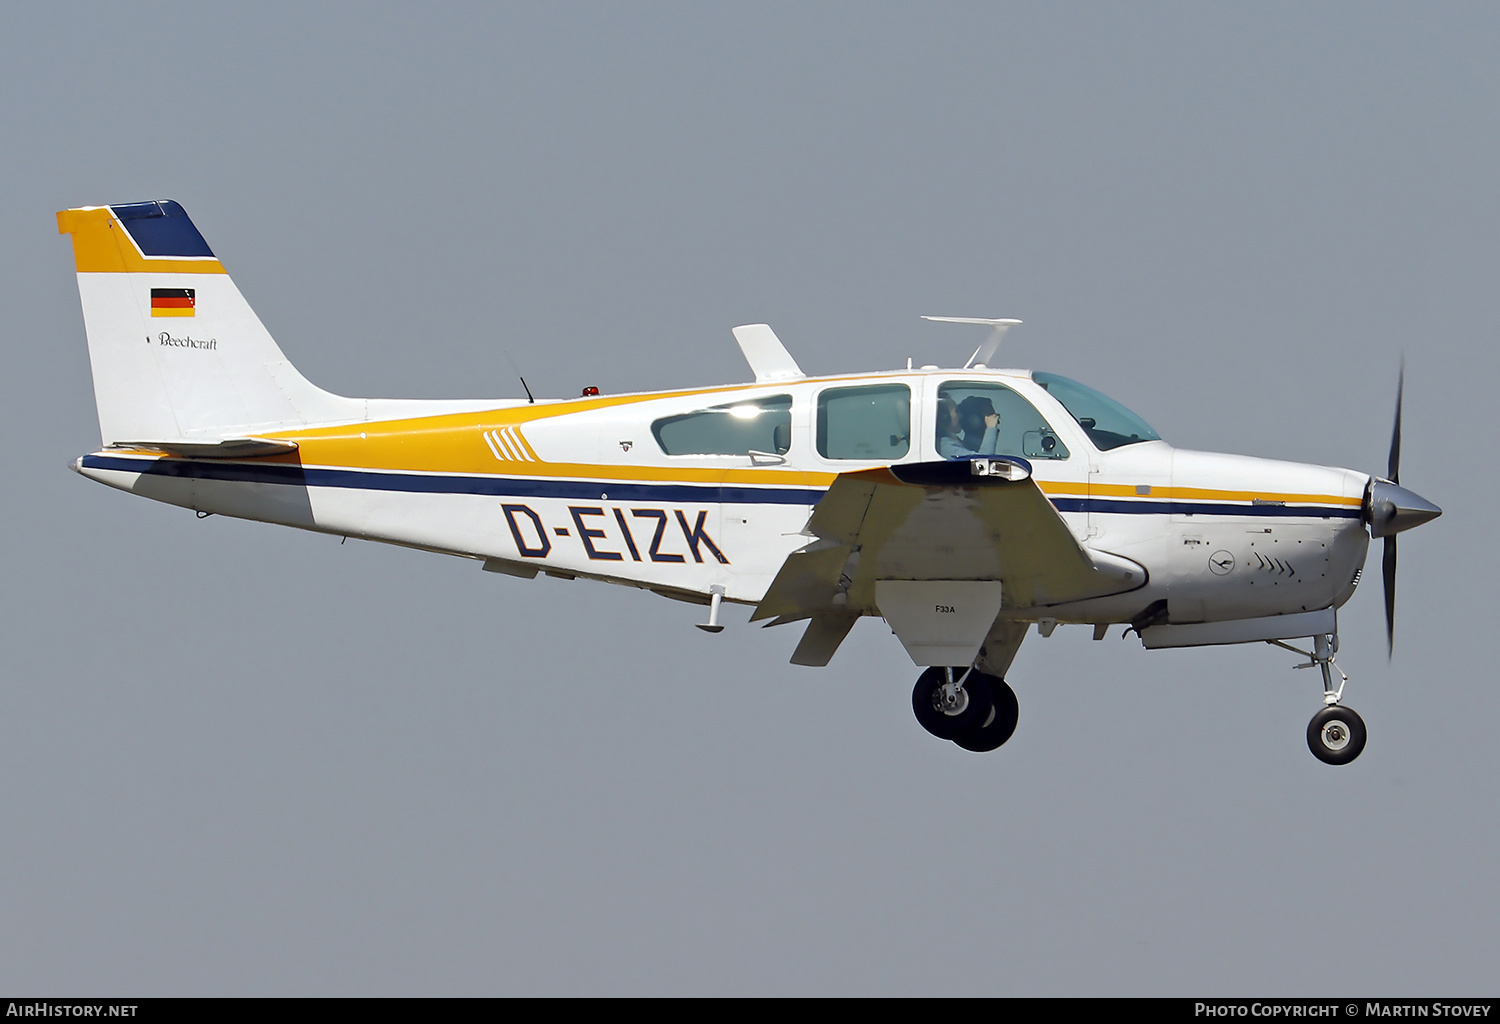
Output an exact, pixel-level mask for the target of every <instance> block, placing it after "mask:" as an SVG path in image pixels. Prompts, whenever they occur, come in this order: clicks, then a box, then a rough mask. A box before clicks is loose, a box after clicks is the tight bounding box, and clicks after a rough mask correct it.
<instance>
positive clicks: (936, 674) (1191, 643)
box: [57, 200, 1442, 764]
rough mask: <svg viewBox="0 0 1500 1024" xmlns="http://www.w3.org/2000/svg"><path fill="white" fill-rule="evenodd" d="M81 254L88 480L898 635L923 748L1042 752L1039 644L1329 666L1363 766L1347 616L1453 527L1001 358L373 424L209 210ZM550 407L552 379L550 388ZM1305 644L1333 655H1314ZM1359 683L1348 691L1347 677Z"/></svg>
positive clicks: (1385, 483)
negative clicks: (1438, 529)
mask: <svg viewBox="0 0 1500 1024" xmlns="http://www.w3.org/2000/svg"><path fill="white" fill-rule="evenodd" d="M57 220H58V230H59V232H60V233H62V234H67V235H70V236H71V237H72V243H73V254H74V261H75V264H76V267H77V271H78V289H79V294H80V298H81V301H82V306H83V319H84V327H85V331H86V334H87V339H88V347H89V359H90V365H91V368H92V373H93V381H94V396H95V402H96V405H97V409H98V415H99V427H100V432H101V435H102V436H101V441H102V444H101V447H100V448H99V449H98V450H96V451H94V452H91V453H90V454H87V455H84V456H82V457H80V458H79V459H77V460H76V461H75V462H74V463H73V467H72V468H73V469H75V470H76V471H77V472H78V473H80V474H82V475H83V476H86V477H88V478H90V479H92V480H96V481H98V482H100V483H103V484H106V485H108V486H110V487H115V488H118V489H120V490H123V491H129V492H131V493H133V494H138V495H141V496H143V497H147V498H151V499H154V500H156V501H161V502H166V503H168V504H172V505H178V506H182V507H183V508H188V509H193V510H195V511H196V512H197V514H198V515H199V516H200V517H202V516H207V515H224V516H234V517H239V518H242V519H250V520H259V521H262V522H269V523H279V524H283V525H286V526H292V527H297V528H300V529H304V530H312V531H318V532H321V533H326V534H332V535H337V536H342V537H356V538H362V539H366V540H371V541H381V542H385V543H391V544H399V545H405V546H407V547H413V548H419V549H423V550H426V551H432V552H439V553H443V554H448V555H457V556H460V557H464V558H470V559H473V560H475V561H477V562H480V563H481V566H482V568H483V569H484V570H486V571H489V572H495V573H500V574H505V575H509V576H514V577H521V578H525V579H534V578H535V577H536V576H537V575H538V574H540V573H545V574H546V575H548V576H553V577H560V578H563V579H574V578H578V579H589V580H599V581H604V582H609V583H615V584H623V585H628V586H633V587H638V588H641V589H644V590H649V591H652V592H654V593H656V594H659V595H661V596H664V597H668V598H673V599H677V600H681V601H686V602H689V603H694V604H698V605H704V606H707V621H706V622H702V623H698V624H697V625H698V626H699V628H701V629H704V630H707V631H709V632H718V631H720V630H722V629H723V628H724V624H723V623H722V622H721V621H720V619H721V609H722V606H723V604H724V603H725V602H730V603H734V604H740V605H748V606H750V607H751V608H753V612H752V613H751V616H750V619H751V621H752V622H764V623H765V624H766V625H780V624H785V623H793V622H805V623H806V626H805V629H804V631H803V633H802V638H801V640H800V641H799V642H798V644H797V646H796V649H795V651H794V652H793V654H792V658H791V660H792V662H793V663H794V664H797V665H806V666H825V665H827V664H828V663H829V661H830V660H831V659H832V658H833V656H834V653H835V652H836V651H837V650H838V648H839V646H840V644H842V643H843V641H844V639H845V637H846V636H848V634H849V632H850V629H851V628H852V627H853V625H854V624H855V623H856V622H857V621H858V620H859V619H860V618H861V617H864V616H878V617H880V618H883V619H884V620H885V622H886V623H887V624H888V625H889V626H890V628H891V630H892V631H893V632H894V633H895V635H896V637H897V638H898V639H899V640H900V642H901V644H902V646H903V647H904V648H905V650H906V653H907V654H908V655H909V656H910V658H911V660H912V662H913V664H914V666H916V667H917V668H920V669H921V670H922V671H921V672H920V674H919V675H918V678H917V681H916V684H915V686H914V688H913V692H912V708H913V711H914V713H915V715H916V718H917V720H918V722H919V723H920V724H921V725H922V727H923V728H924V729H926V730H927V731H928V732H929V733H931V734H932V735H934V736H936V737H938V738H940V739H944V740H949V741H952V742H953V743H955V744H956V745H957V746H958V747H960V748H962V749H964V750H968V751H976V752H984V751H990V750H994V749H996V748H998V747H1000V746H1001V745H1002V744H1004V743H1005V742H1006V741H1007V740H1008V739H1009V738H1010V737H1011V735H1012V734H1013V733H1014V730H1015V728H1016V724H1017V719H1018V705H1017V700H1016V695H1015V692H1014V691H1013V690H1012V689H1011V687H1010V685H1009V684H1008V683H1007V682H1006V680H1005V675H1006V672H1007V671H1008V670H1009V668H1010V666H1011V664H1012V662H1013V660H1014V659H1015V656H1016V652H1017V650H1018V649H1019V648H1020V646H1021V642H1022V640H1023V639H1024V638H1025V637H1026V635H1027V634H1028V632H1029V631H1030V628H1031V626H1032V625H1033V624H1035V625H1036V627H1037V631H1038V632H1039V633H1040V634H1041V635H1042V636H1050V635H1051V634H1052V632H1053V630H1054V629H1055V628H1056V627H1057V625H1059V624H1063V623H1072V624H1085V625H1089V626H1091V627H1092V628H1093V631H1094V634H1093V635H1094V638H1095V639H1096V640H1097V639H1103V638H1104V636H1105V634H1106V631H1107V630H1108V629H1109V628H1110V627H1111V626H1114V625H1124V626H1125V627H1126V628H1125V631H1124V634H1123V635H1129V634H1130V633H1132V632H1133V633H1134V634H1135V635H1136V636H1137V637H1138V638H1139V640H1140V642H1141V643H1142V644H1143V645H1144V646H1145V647H1147V648H1151V649H1159V648H1176V647H1196V646H1209V645H1220V644H1240V643H1254V642H1266V643H1271V644H1274V645H1276V646H1278V647H1282V648H1286V649H1287V650H1289V651H1293V652H1295V653H1297V654H1298V655H1300V656H1301V657H1303V658H1305V659H1307V660H1306V661H1305V662H1303V663H1302V664H1300V665H1298V666H1297V667H1300V668H1317V669H1319V670H1320V674H1321V677H1322V683H1323V704H1324V706H1323V708H1322V709H1321V710H1320V711H1318V713H1317V714H1316V715H1315V716H1314V717H1313V719H1312V721H1311V722H1310V723H1309V724H1308V728H1307V742H1308V746H1309V748H1310V749H1311V751H1312V753H1313V754H1314V755H1315V756H1316V757H1317V758H1319V759H1320V760H1321V761H1324V762H1326V763H1328V764H1348V763H1349V762H1351V761H1353V760H1354V759H1355V758H1356V757H1358V756H1359V754H1360V752H1361V751H1362V750H1363V749H1364V746H1365V740H1366V729H1365V725H1364V722H1363V720H1362V719H1361V718H1360V717H1359V715H1358V714H1356V713H1355V712H1354V711H1353V710H1351V709H1350V708H1348V707H1345V706H1344V705H1343V703H1342V698H1343V690H1344V684H1345V683H1346V682H1347V678H1348V677H1347V676H1346V675H1345V674H1344V673H1343V670H1342V669H1340V668H1339V667H1338V665H1337V664H1336V661H1335V656H1336V653H1337V651H1338V620H1337V610H1338V609H1339V608H1340V607H1341V606H1343V604H1344V603H1345V602H1346V601H1348V600H1349V598H1350V597H1351V596H1352V595H1353V593H1354V590H1355V587H1356V586H1357V585H1358V583H1359V580H1360V576H1361V573H1362V571H1363V567H1364V563H1365V556H1366V553H1367V549H1368V546H1369V542H1370V540H1371V538H1378V539H1382V540H1383V541H1384V553H1383V578H1384V585H1385V610H1386V637H1387V647H1388V653H1389V650H1390V647H1391V645H1392V644H1393V640H1394V629H1395V582H1396V536H1397V534H1399V533H1401V532H1403V531H1405V530H1409V529H1411V528H1413V527H1415V526H1419V525H1421V524H1422V523H1424V522H1427V521H1429V520H1431V519H1433V518H1436V517H1437V516H1439V515H1441V514H1442V510H1441V509H1439V508H1438V507H1437V506H1436V505H1434V504H1432V503H1431V502H1429V501H1427V500H1426V499H1425V498H1422V497H1420V496H1419V495H1417V494H1415V493H1414V492H1412V491H1410V490H1407V489H1406V488H1404V487H1402V486H1401V485H1400V482H1399V480H1400V477H1399V461H1400V449H1401V392H1402V388H1403V385H1404V376H1405V374H1404V368H1403V371H1402V374H1401V377H1400V378H1399V379H1398V386H1397V401H1396V415H1395V425H1394V428H1393V431H1392V438H1391V448H1390V457H1389V461H1388V466H1387V471H1386V475H1385V476H1384V477H1378V476H1373V475H1370V474H1367V473H1361V472H1357V471H1355V470H1349V469H1338V468H1330V467H1325V466H1317V465H1304V464H1301V463H1293V462H1282V461H1272V460H1268V459H1258V458H1251V457H1248V456H1243V455H1229V454H1218V453H1210V452H1197V451H1189V450H1186V449H1180V448H1174V447H1173V446H1172V445H1170V444H1169V443H1167V442H1166V441H1165V440H1163V439H1161V438H1160V437H1159V436H1158V435H1157V433H1156V432H1155V431H1154V430H1152V429H1151V427H1150V426H1148V425H1147V423H1146V422H1145V420H1143V419H1141V417H1139V416H1137V415H1136V414H1135V413H1133V412H1131V411H1130V410H1129V409H1127V408H1126V407H1125V406H1123V405H1121V404H1120V403H1119V402H1116V401H1114V400H1113V399H1111V398H1108V397H1106V396H1105V395H1103V394H1101V393H1100V392H1098V391H1095V390H1093V389H1092V388H1089V387H1087V386H1085V385H1083V384H1080V383H1078V382H1076V381H1073V380H1069V379H1068V378H1066V377H1062V376H1059V375H1057V374H1052V373H1045V372H1041V371H1028V370H1012V369H995V368H991V367H990V366H989V365H988V363H989V361H990V359H991V358H992V357H993V356H994V353H995V351H996V348H997V346H998V344H999V342H1000V339H1001V337H1002V336H1003V334H1004V333H1005V331H1006V330H1008V329H1009V328H1011V327H1013V326H1014V325H1015V324H1017V323H1019V321H1016V320H1010V319H983V318H963V317H933V318H931V319H935V320H945V321H952V322H958V323H966V324H983V325H988V326H989V327H990V328H991V334H990V335H989V338H988V340H987V341H986V342H985V343H984V344H981V345H980V346H979V348H977V349H976V350H975V352H974V354H973V355H972V356H971V357H970V358H969V360H968V361H967V362H966V363H965V364H964V365H963V366H962V367H958V368H956V369H955V368H947V369H945V368H941V367H938V366H934V365H925V366H921V367H917V368H913V367H912V366H911V364H910V361H908V364H907V366H906V368H905V369H896V370H881V371H875V372H870V373H849V374H835V375H831V376H824V377H808V376H806V375H805V374H804V373H803V372H802V370H801V368H800V367H799V366H798V365H797V362H796V361H795V360H794V359H793V358H792V356H791V354H790V353H789V352H788V351H787V349H786V347H785V346H784V345H783V344H782V343H781V341H780V340H779V339H778V338H777V336H776V334H775V333H774V332H773V331H772V330H771V328H770V327H769V326H767V325H765V324H750V325H746V326H741V327H736V328H734V330H733V334H734V337H735V340H736V341H737V342H738V344H739V347H740V350H741V351H742V353H743V354H744V357H745V359H746V361H747V362H748V363H749V366H750V370H751V371H752V373H753V375H754V381H753V383H747V384H735V385H727V386H713V387H702V388H690V389H678V390H671V391H657V392H645V393H634V394H618V395H608V394H601V393H599V390H598V388H595V387H590V388H585V389H584V391H583V393H582V395H580V396H579V397H577V398H568V399H535V398H533V397H532V396H531V392H530V389H529V387H528V388H526V392H527V397H526V398H525V399H491V400H482V401H468V400H465V401H447V400H438V401H432V400H420V401H419V400H411V401H407V400H401V399H378V398H370V399H366V398H345V397H342V396H339V395H334V394H331V393H330V392H327V391H324V390H322V389H321V388H318V387H316V386H315V385H313V384H312V383H310V382H309V381H308V380H307V379H306V378H304V377H303V376H302V375H301V374H300V373H298V372H297V370H296V369H295V368H293V366H292V364H291V363H290V362H288V361H287V359H286V357H285V355H283V353H282V351H281V349H280V348H279V347H278V346H277V344H276V342H275V341H274V340H273V339H272V337H271V335H270V333H269V332H267V330H266V328H265V327H264V326H263V325H262V323H261V322H260V320H259V319H258V318H257V317H256V315H255V313H254V312H252V310H251V308H250V306H249V304H248V303H247V302H246V301H245V299H244V297H243V296H242V295H241V294H240V292H239V290H238V289H237V288H236V287H235V285H234V283H233V282H232V281H231V280H230V278H229V276H228V274H227V273H226V272H225V270H224V267H223V265H222V264H221V263H220V262H219V260H218V258H217V257H216V256H215V255H214V253H213V251H212V250H211V249H210V248H209V246H208V243H207V242H206V241H205V240H204V238H203V236H202V234H200V233H199V231H198V229H197V228H196V227H195V226H194V224H193V222H192V220H191V219H190V218H189V217H188V215H187V213H186V212H185V211H184V210H183V208H182V206H181V205H180V204H178V203H176V202H174V201H170V200H162V201H152V202H141V203H127V204H121V205H114V206H93V207H81V208H78V209H71V210H63V211H61V212H59V213H58V215H57ZM522 384H523V387H524V386H525V382H524V380H523V381H522ZM1293 640H1304V641H1308V642H1309V643H1308V644H1307V646H1305V647H1297V646H1295V645H1294V644H1293V643H1290V642H1289V641H1293ZM1335 673H1336V674H1337V675H1338V683H1337V685H1335V683H1334V674H1335Z"/></svg>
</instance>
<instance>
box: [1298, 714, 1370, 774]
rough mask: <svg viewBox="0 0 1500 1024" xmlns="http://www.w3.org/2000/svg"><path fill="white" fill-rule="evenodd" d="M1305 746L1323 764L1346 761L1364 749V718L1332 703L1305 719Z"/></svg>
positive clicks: (1351, 759)
mask: <svg viewBox="0 0 1500 1024" xmlns="http://www.w3.org/2000/svg"><path fill="white" fill-rule="evenodd" d="M1307 748H1308V749H1309V750H1311V751H1312V752H1313V757H1316V758H1317V759H1318V760H1319V761H1322V762H1323V763H1324V764H1348V763H1349V762H1350V761H1353V760H1354V759H1355V758H1356V757H1358V756H1359V752H1360V751H1361V750H1364V749H1365V722H1364V719H1362V718H1360V717H1359V716H1358V715H1356V714H1355V713H1354V712H1353V711H1351V710H1350V709H1349V708H1346V707H1342V706H1339V705H1335V706H1333V707H1328V708H1324V709H1323V710H1322V711H1319V712H1318V713H1317V714H1316V715H1313V719H1312V721H1311V722H1308V723H1307Z"/></svg>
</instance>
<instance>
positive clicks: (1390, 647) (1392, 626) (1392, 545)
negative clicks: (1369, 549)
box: [1380, 534, 1396, 659]
mask: <svg viewBox="0 0 1500 1024" xmlns="http://www.w3.org/2000/svg"><path fill="white" fill-rule="evenodd" d="M1380 569H1381V572H1382V574H1383V575H1384V576H1385V656H1386V658H1387V659H1389V658H1390V657H1391V656H1392V655H1393V654H1395V653H1396V535H1395V534H1391V535H1390V536H1389V537H1387V538H1386V539H1385V557H1384V558H1383V559H1382V560H1381V563H1380Z"/></svg>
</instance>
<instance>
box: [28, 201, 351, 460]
mask: <svg viewBox="0 0 1500 1024" xmlns="http://www.w3.org/2000/svg"><path fill="white" fill-rule="evenodd" d="M57 229H58V231H59V232H61V233H62V234H67V235H72V236H73V257H74V261H75V262H76V264H77V266H78V292H79V296H80V297H81V298H82V300H83V322H84V328H85V330H86V331H87V333H88V342H89V362H90V364H91V365H92V367H93V372H94V400H95V403H96V405H97V406H98V409H99V430H100V433H101V434H102V435H103V439H104V442H105V443H106V444H110V443H112V442H116V441H144V440H162V441H167V440H195V439H196V440H204V439H212V438H222V437H226V436H238V437H244V436H247V435H252V434H255V433H258V432H266V431H271V430H276V429H291V428H296V427H301V426H305V425H307V424H310V423H326V422H331V421H337V420H347V419H358V418H360V417H361V414H362V409H363V403H362V402H360V401H359V400H357V399H349V398H341V397H339V396H338V395H334V394H330V393H329V392H327V391H324V390H322V389H321V388H318V387H315V386H314V385H312V384H311V383H309V382H308V380H307V379H306V378H305V377H303V376H302V375H301V374H300V373H298V372H297V371H296V369H294V368H293V367H292V364H291V363H289V362H287V360H286V356H284V355H282V353H281V349H280V348H278V347H277V345H276V342H275V341H274V340H272V338H271V335H270V333H269V332H268V331H267V330H266V328H265V326H264V325H263V324H262V323H261V322H260V319H259V318H258V317H256V315H255V313H254V311H253V310H251V308H250V306H249V304H248V303H247V302H246V301H245V299H244V296H242V295H241V294H240V291H239V289H238V288H236V287H235V286H234V282H233V281H231V280H230V279H229V275H228V274H226V273H225V272H224V267H223V265H222V264H220V263H219V261H218V259H217V258H216V257H215V256H214V254H213V250H211V249H210V248H209V247H208V243H207V242H205V241H204V240H203V236H202V235H201V234H199V233H198V229H197V228H195V227H194V226H193V222H192V221H191V220H189V219H188V215H187V213H186V212H185V211H184V210H183V209H182V207H181V206H180V205H178V204H177V203H175V202H172V201H171V200H165V201H162V202H150V203H130V204H128V205H123V206H90V207H84V208H82V209H77V210H63V211H61V212H60V213H58V215H57Z"/></svg>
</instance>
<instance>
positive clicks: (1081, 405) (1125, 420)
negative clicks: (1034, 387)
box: [1031, 373, 1161, 452]
mask: <svg viewBox="0 0 1500 1024" xmlns="http://www.w3.org/2000/svg"><path fill="white" fill-rule="evenodd" d="M1031 379H1032V380H1034V381H1036V382H1037V383H1038V384H1040V385H1041V386H1042V387H1043V388H1045V389H1046V391H1047V393H1048V394H1049V395H1051V396H1052V397H1053V398H1055V399H1057V400H1058V401H1059V402H1061V403H1062V405H1063V408H1064V409H1066V410H1068V414H1069V415H1071V416H1072V417H1073V418H1074V419H1075V420H1077V421H1078V425H1079V426H1080V427H1082V428H1083V432H1084V433H1086V434H1088V436H1089V440H1090V441H1092V442H1093V443H1094V447H1095V448H1098V449H1099V450H1100V451H1101V452H1107V451H1109V450H1110V449H1111V448H1119V447H1121V446H1123V445H1127V444H1135V443H1136V442H1138V441H1160V440H1161V435H1160V434H1158V433H1157V432H1156V431H1154V430H1152V429H1151V427H1150V425H1149V424H1147V422H1146V421H1145V420H1143V419H1141V418H1140V417H1139V416H1137V415H1136V414H1135V413H1133V412H1131V411H1130V410H1129V409H1127V408H1125V407H1124V406H1123V405H1121V404H1120V403H1119V402H1116V401H1115V400H1114V399H1113V398H1110V397H1109V396H1107V395H1101V394H1100V393H1099V392H1097V391H1095V390H1094V389H1093V388H1087V387H1084V386H1083V385H1082V384H1080V383H1078V382H1077V381H1076V380H1069V379H1068V378H1066V377H1060V376H1058V375H1057V374H1055V373H1033V374H1032V375H1031Z"/></svg>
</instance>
